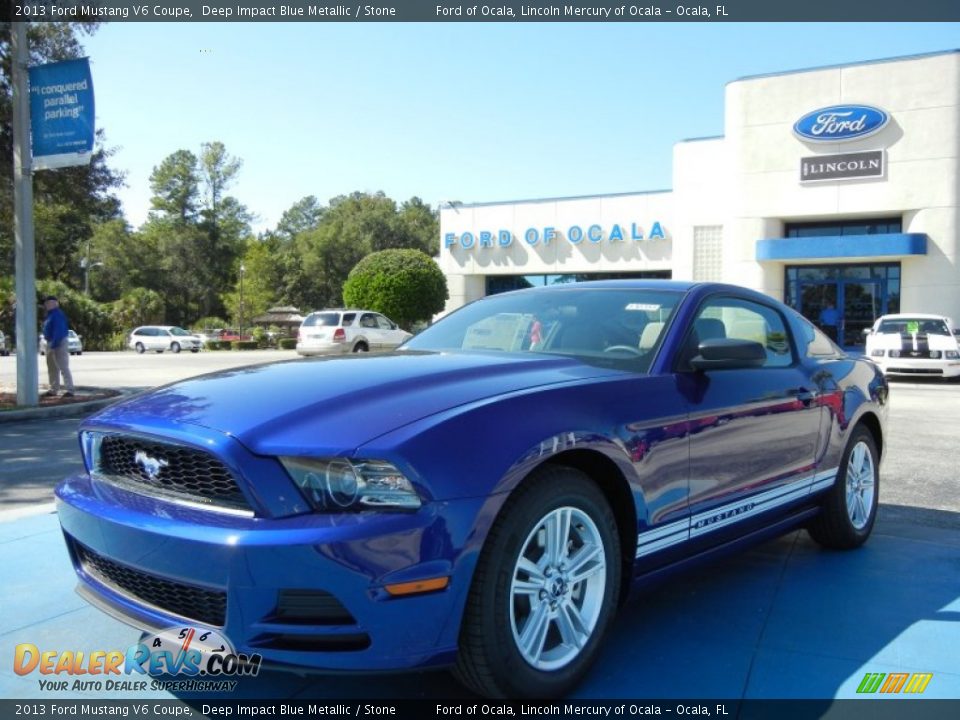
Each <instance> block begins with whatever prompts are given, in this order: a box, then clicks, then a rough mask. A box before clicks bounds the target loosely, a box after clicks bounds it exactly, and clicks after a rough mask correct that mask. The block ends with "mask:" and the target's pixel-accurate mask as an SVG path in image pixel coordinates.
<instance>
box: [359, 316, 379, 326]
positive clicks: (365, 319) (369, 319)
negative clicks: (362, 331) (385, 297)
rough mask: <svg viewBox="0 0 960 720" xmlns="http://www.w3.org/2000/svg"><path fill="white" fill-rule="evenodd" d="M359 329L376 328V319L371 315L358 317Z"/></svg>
mask: <svg viewBox="0 0 960 720" xmlns="http://www.w3.org/2000/svg"><path fill="white" fill-rule="evenodd" d="M360 327H362V328H372V329H375V328H376V327H377V318H376V316H375V315H374V314H373V313H364V314H363V315H361V316H360Z"/></svg>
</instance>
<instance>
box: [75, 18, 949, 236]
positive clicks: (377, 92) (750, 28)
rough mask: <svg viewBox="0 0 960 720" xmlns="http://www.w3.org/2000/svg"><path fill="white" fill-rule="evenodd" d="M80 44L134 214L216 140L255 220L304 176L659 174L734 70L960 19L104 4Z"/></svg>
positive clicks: (933, 41)
mask: <svg viewBox="0 0 960 720" xmlns="http://www.w3.org/2000/svg"><path fill="white" fill-rule="evenodd" d="M84 46H85V48H86V50H87V53H88V54H89V56H90V58H91V62H92V72H93V79H94V87H95V92H96V106H97V123H98V127H101V128H103V129H104V130H105V131H106V134H107V145H108V146H110V147H114V148H116V149H117V152H116V154H115V156H114V157H113V159H112V163H111V164H112V165H113V167H115V168H116V169H119V170H121V171H123V172H125V173H126V175H127V185H128V187H126V188H124V189H122V190H121V192H120V193H119V195H120V197H121V199H122V201H123V205H124V211H125V213H126V216H127V218H128V220H129V221H130V222H131V223H132V224H133V225H134V226H138V225H139V224H140V223H141V222H143V220H144V219H145V218H146V214H147V211H148V209H149V198H150V189H149V176H150V172H151V170H152V169H153V167H154V166H156V165H157V164H159V163H160V161H161V160H162V159H163V158H164V157H166V156H167V155H169V154H170V153H172V152H174V151H176V150H178V149H181V148H185V149H189V150H192V151H193V152H195V153H196V152H199V148H200V144H201V143H202V142H205V141H212V140H220V141H222V142H223V143H224V144H225V145H226V147H227V150H228V151H229V152H230V153H232V154H233V155H236V156H239V157H240V158H242V159H243V161H244V165H243V168H242V170H241V173H240V176H239V179H238V181H237V183H236V184H235V185H234V187H232V188H231V193H232V194H233V195H235V196H236V197H238V198H239V199H240V201H241V202H243V203H244V204H246V205H247V206H248V208H250V210H251V211H253V212H254V213H255V214H256V215H257V216H258V220H257V222H256V223H255V224H254V227H255V229H256V230H263V229H266V228H270V227H273V226H274V225H275V224H276V222H277V220H279V218H280V215H281V214H282V213H283V211H284V210H285V209H286V208H288V207H289V206H290V205H292V204H293V203H294V202H295V201H297V200H298V199H300V198H301V197H303V196H304V195H316V196H317V198H319V199H320V200H321V201H322V202H324V203H326V202H327V201H328V200H329V199H330V198H332V197H334V196H336V195H340V194H346V193H350V192H353V191H355V190H360V191H371V192H373V191H377V190H383V191H384V192H385V193H386V194H387V195H389V196H390V197H392V198H394V199H395V200H397V201H401V200H405V199H408V198H410V197H411V196H413V195H417V196H419V197H421V198H423V200H424V201H425V202H428V203H430V204H431V205H434V206H436V204H437V203H438V202H440V201H444V200H459V201H462V202H487V201H497V200H516V199H524V198H541V197H565V196H576V195H593V194H604V193H618V192H630V191H639V190H658V189H666V188H669V187H670V186H671V172H672V168H671V153H672V147H673V145H674V143H676V142H677V141H679V140H683V139H685V138H691V137H704V136H711V135H720V134H722V133H723V93H724V85H725V84H726V83H728V82H730V81H732V80H735V79H737V78H740V77H744V76H748V75H756V74H762V73H772V72H783V71H788V70H794V69H800V68H808V67H816V66H822V65H831V64H839V63H847V62H857V61H863V60H871V59H878V58H886V57H895V56H901V55H910V54H914V53H923V52H931V51H939V50H950V49H954V48H958V47H960V25H957V24H945V23H939V24H919V23H918V24H909V23H889V24H876V25H872V24H852V23H851V24H796V23H792V24H791V23H782V24H761V23H750V24H694V23H649V24H647V23H585V24H577V23H543V24H488V23H477V24H454V23H451V24H444V23H429V24H426V23H425V24H410V23H385V24H364V23H361V24H349V23H330V24H325V23H223V24H221V23H183V24H180V23H113V24H109V23H108V24H106V25H104V26H102V27H101V29H100V30H99V31H98V32H97V33H96V34H95V35H93V36H92V37H88V38H85V39H84ZM811 109H812V108H811Z"/></svg>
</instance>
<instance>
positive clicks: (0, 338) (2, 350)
mask: <svg viewBox="0 0 960 720" xmlns="http://www.w3.org/2000/svg"><path fill="white" fill-rule="evenodd" d="M9 354H10V348H8V347H7V338H6V336H5V335H4V334H3V331H2V330H0V356H3V357H6V356H7V355H9Z"/></svg>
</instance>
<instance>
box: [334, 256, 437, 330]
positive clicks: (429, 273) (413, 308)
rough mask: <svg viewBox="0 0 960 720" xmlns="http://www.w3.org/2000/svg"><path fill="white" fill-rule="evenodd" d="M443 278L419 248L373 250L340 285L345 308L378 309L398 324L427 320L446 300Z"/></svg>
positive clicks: (403, 324)
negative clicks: (342, 284) (341, 285)
mask: <svg viewBox="0 0 960 720" xmlns="http://www.w3.org/2000/svg"><path fill="white" fill-rule="evenodd" d="M448 297H449V294H448V293H447V279H446V278H445V277H444V275H443V272H442V271H441V270H440V268H439V267H438V266H437V263H435V262H434V261H433V259H432V258H431V257H430V256H429V255H427V254H426V253H423V252H421V251H420V250H410V249H403V250H398V249H393V250H381V251H380V252H375V253H373V254H371V255H367V257H365V258H363V260H361V261H360V262H358V263H357V264H356V265H355V266H354V268H353V270H351V271H350V275H349V276H348V277H347V281H346V283H344V286H343V299H344V301H345V302H346V304H347V306H348V307H362V308H369V309H370V310H376V311H377V312H381V313H383V314H384V315H386V316H387V317H389V318H390V319H392V320H393V321H394V322H397V323H399V324H400V326H401V327H404V328H408V327H410V326H411V325H412V324H413V323H415V322H417V321H425V320H430V318H432V317H433V316H434V315H435V314H436V313H438V312H440V311H441V310H443V306H444V304H445V303H446V301H447V298H448Z"/></svg>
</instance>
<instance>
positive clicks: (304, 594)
mask: <svg viewBox="0 0 960 720" xmlns="http://www.w3.org/2000/svg"><path fill="white" fill-rule="evenodd" d="M270 621H271V622H275V623H282V624H290V625H354V624H356V622H357V621H356V620H355V619H354V617H353V615H351V614H350V611H349V610H347V609H346V608H345V607H344V606H343V605H342V604H341V603H340V601H339V600H337V598H335V597H334V596H333V595H331V594H330V593H328V592H326V591H324V590H281V591H280V595H279V597H278V598H277V607H276V610H274V613H273V617H272V618H271V619H270Z"/></svg>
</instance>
